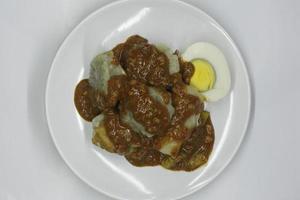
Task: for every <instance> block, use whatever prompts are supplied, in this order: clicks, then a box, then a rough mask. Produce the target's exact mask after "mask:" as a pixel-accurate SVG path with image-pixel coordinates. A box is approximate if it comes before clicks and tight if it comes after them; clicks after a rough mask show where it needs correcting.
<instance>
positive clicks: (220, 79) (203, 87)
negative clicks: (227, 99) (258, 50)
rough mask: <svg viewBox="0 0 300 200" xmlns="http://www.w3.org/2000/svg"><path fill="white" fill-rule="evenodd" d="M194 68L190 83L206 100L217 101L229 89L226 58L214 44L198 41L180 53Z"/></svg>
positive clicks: (228, 72)
mask: <svg viewBox="0 0 300 200" xmlns="http://www.w3.org/2000/svg"><path fill="white" fill-rule="evenodd" d="M182 58H183V59H184V60H185V61H190V62H191V63H192V64H193V65H194V68H195V71H194V74H193V76H192V77H191V81H190V85H191V86H193V87H195V88H197V89H198V91H199V92H200V93H201V94H202V95H203V96H204V97H205V98H206V100H207V101H218V100H220V99H221V98H223V97H224V96H225V95H226V94H227V93H228V92H229V90H230V85H231V78H230V71H229V67H228V64H227V61H226V58H225V56H224V54H223V53H222V51H221V50H220V49H218V48H217V47H216V46H215V45H213V44H210V43H207V42H198V43H195V44H193V45H191V46H190V47H188V48H187V49H186V51H185V52H184V53H183V54H182Z"/></svg>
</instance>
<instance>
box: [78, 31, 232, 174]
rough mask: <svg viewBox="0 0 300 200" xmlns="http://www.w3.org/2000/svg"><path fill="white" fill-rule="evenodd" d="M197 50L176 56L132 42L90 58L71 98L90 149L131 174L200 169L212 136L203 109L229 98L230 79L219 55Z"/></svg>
mask: <svg viewBox="0 0 300 200" xmlns="http://www.w3.org/2000/svg"><path fill="white" fill-rule="evenodd" d="M203 44H204V43H196V44H195V45H192V46H191V47H189V48H188V49H187V50H186V51H185V52H184V53H183V54H182V55H181V54H180V52H179V51H178V50H176V51H174V52H173V51H172V50H171V49H169V48H168V47H167V46H165V45H162V44H157V45H153V44H150V43H149V42H148V41H147V40H146V39H145V38H143V37H141V36H138V35H133V36H131V37H129V38H128V39H127V40H126V41H125V42H124V43H121V44H118V45H117V46H116V47H114V48H113V49H112V50H111V51H108V52H104V53H101V54H99V55H97V56H96V57H95V58H94V59H93V60H92V62H91V69H90V76H89V78H88V79H84V80H82V81H80V82H79V83H78V85H77V86H76V89H75V94H74V102H75V106H76V109H77V111H78V113H79V114H80V116H81V117H82V118H84V119H85V120H86V121H89V122H92V125H93V138H92V142H93V144H95V145H96V146H98V147H101V148H103V149H105V150H107V151H108V152H111V153H117V154H119V155H123V156H125V158H126V159H127V160H128V161H129V162H130V163H131V164H133V165H135V166H156V165H161V166H163V167H164V168H166V169H170V170H184V171H192V170H194V169H196V168H198V167H200V166H202V165H204V164H205V163H207V161H208V158H209V155H210V153H211V151H212V149H213V144H214V128H213V124H212V122H211V119H210V114H209V112H207V111H205V110H204V102H205V101H206V100H207V101H216V100H218V99H220V98H222V97H223V96H224V95H225V93H227V92H228V91H229V87H230V75H229V71H228V67H227V63H226V60H225V61H224V59H225V58H224V56H223V54H220V51H219V50H218V49H217V48H216V47H214V46H212V45H211V46H209V45H208V44H207V43H205V45H204V47H203ZM199 49H200V50H199ZM206 51H207V52H206ZM204 52H206V54H205V53H204ZM223 76H225V77H223ZM228 79H229V80H228ZM220 91H221V92H220Z"/></svg>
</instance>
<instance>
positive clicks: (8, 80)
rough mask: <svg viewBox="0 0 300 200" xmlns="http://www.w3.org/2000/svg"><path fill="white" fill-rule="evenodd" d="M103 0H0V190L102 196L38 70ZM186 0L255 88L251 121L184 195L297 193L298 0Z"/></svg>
mask: <svg viewBox="0 0 300 200" xmlns="http://www.w3.org/2000/svg"><path fill="white" fill-rule="evenodd" d="M108 2H110V1H109V0H51V1H48V0H27V1H22V0H0V200H2V199H3V200H23V199H26V200H27V199H30V200H41V199H46V200H52V199H55V200H56V199H58V200H65V199H72V200H81V199H88V200H94V199H95V200H96V199H97V200H99V199H110V198H108V197H106V196H104V195H102V194H100V193H98V192H96V191H95V190H93V189H92V188H90V187H89V186H87V185H86V184H85V183H83V182H82V181H81V180H80V179H79V178H77V177H76V176H75V175H74V174H73V173H72V172H71V171H70V170H69V168H68V167H67V166H66V164H65V163H64V161H63V160H62V158H61V157H60V156H59V154H58V152H57V150H56V149H55V147H54V144H53V142H52V140H51V137H50V135H49V132H48V128H47V122H46V118H45V110H44V93H45V86H46V78H47V74H48V71H49V69H50V65H51V62H52V60H53V58H54V56H55V53H56V51H57V49H58V47H59V45H60V44H61V43H62V41H63V39H64V38H65V37H66V36H67V34H68V33H69V32H70V31H71V30H72V29H73V28H74V26H75V25H76V24H78V23H79V22H80V21H81V20H82V19H83V18H84V17H85V16H87V15H88V14H89V13H91V12H92V11H94V10H96V9H97V8H99V7H101V6H102V5H105V4H107V3H108ZM186 2H188V3H190V4H193V5H196V6H198V7H200V8H201V9H202V10H204V11H205V12H207V13H208V14H209V15H211V16H212V17H214V18H215V19H216V20H217V21H218V22H219V23H220V24H221V25H222V26H223V27H224V28H225V29H226V30H227V32H228V33H229V34H230V35H231V37H232V38H233V40H234V41H235V42H236V44H237V45H238V47H239V48H240V50H241V52H242V54H243V56H244V59H245V61H246V64H247V67H248V70H249V72H250V76H251V81H252V87H253V93H254V97H253V102H254V106H253V109H254V110H253V115H252V121H251V124H250V128H249V130H248V132H247V134H246V137H245V139H244V141H243V143H242V145H241V148H240V149H239V151H238V153H237V155H236V156H235V158H234V159H233V161H232V162H231V163H230V165H229V166H228V167H227V168H226V169H225V170H224V172H223V173H222V174H221V175H220V176H218V177H217V178H216V179H215V180H214V181H213V182H212V183H210V184H209V185H208V186H206V187H205V188H203V189H202V190H200V191H198V192H196V193H195V194H193V195H191V196H189V197H187V198H186V199H188V200H198V199H211V200H215V199H223V200H225V199H230V200H232V199H233V200H235V199H246V200H247V199H249V200H252V199H272V200H278V199H284V200H289V199H290V200H294V199H300V172H299V169H300V155H299V153H300V148H299V147H300V142H299V140H300V131H299V130H300V128H299V126H300V115H299V113H300V105H299V104H300V89H299V88H300V63H299V60H297V58H298V59H299V58H300V49H299V47H300V1H299V0H276V1H275V0H248V1H246V0H244V1H242V0H201V1H200V0H186ZM195 28H197V27H195ZM162 187H163V186H162Z"/></svg>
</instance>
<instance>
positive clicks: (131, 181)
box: [46, 0, 251, 200]
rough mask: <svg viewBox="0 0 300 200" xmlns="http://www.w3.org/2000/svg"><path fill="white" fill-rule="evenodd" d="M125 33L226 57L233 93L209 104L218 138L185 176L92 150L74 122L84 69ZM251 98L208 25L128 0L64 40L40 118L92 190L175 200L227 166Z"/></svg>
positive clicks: (233, 59)
mask: <svg viewBox="0 0 300 200" xmlns="http://www.w3.org/2000/svg"><path fill="white" fill-rule="evenodd" d="M166 11H167V14H166ZM131 34H140V35H142V36H144V37H146V38H148V39H149V40H150V42H153V43H156V42H160V43H161V42H163V43H166V44H167V45H168V46H170V47H171V48H173V49H179V50H184V49H185V48H186V47H187V46H188V45H190V44H192V43H194V42H197V41H207V42H211V43H213V44H215V45H217V46H218V47H219V48H220V49H221V50H222V51H223V52H224V54H225V56H226V58H227V59H228V63H229V65H230V70H231V73H232V90H231V92H230V94H229V95H228V96H227V97H226V98H224V99H223V100H222V101H219V102H217V103H211V104H208V108H207V109H208V110H209V111H210V112H211V115H212V120H213V123H214V126H215V132H216V140H215V146H214V150H213V152H212V154H211V157H210V160H209V162H208V164H207V166H205V167H202V168H200V169H198V170H195V171H193V172H190V173H186V172H172V171H168V170H165V169H163V168H161V167H144V168H137V167H133V166H132V165H130V164H129V163H128V162H127V161H126V160H125V159H124V158H123V157H121V156H118V155H116V154H111V153H108V152H106V151H104V150H102V149H98V148H97V147H95V146H94V145H92V143H91V132H92V131H91V124H89V123H86V122H85V121H84V120H82V119H81V118H80V116H79V115H78V114H77V112H76V110H75V107H74V104H73V93H74V88H75V86H76V84H77V83H78V82H79V80H81V79H82V78H84V77H87V75H88V71H89V63H90V61H91V59H92V58H93V57H94V56H95V55H96V54H98V53H99V52H103V51H107V50H109V49H111V48H112V47H113V46H114V45H116V44H117V43H119V42H122V41H124V40H125V39H126V38H127V37H128V36H129V35H131ZM250 100H251V98H250V85H249V80H248V75H247V71H246V67H245V64H244V62H243V60H242V58H241V55H240V53H239V51H238V50H237V48H236V46H235V45H234V44H233V42H232V40H231V39H230V38H229V36H228V35H227V34H226V33H225V31H224V30H223V29H222V27H220V26H219V25H218V24H217V23H216V22H215V21H214V20H213V19H211V18H210V17H209V16H207V15H206V14H205V13H204V12H202V11H201V10H199V9H196V8H194V7H192V6H190V5H188V4H185V3H182V2H179V1H175V0H167V1H163V2H162V1H157V0H154V1H153V0H151V1H150V0H144V1H140V0H128V1H120V2H117V3H113V4H110V5H108V6H105V7H103V8H101V9H99V10H98V11H96V12H94V13H93V14H91V15H90V16H89V17H87V18H86V19H85V20H84V21H83V22H81V23H80V24H79V25H78V26H77V27H76V28H75V29H74V31H72V33H71V34H70V35H69V36H68V37H67V39H66V40H65V41H64V43H63V44H62V46H61V47H60V49H59V50H58V53H57V55H56V57H55V59H54V62H53V65H52V68H51V71H50V74H49V77H48V83H47V89H46V113H47V119H48V125H49V129H50V132H51V134H52V137H53V140H54V142H55V145H56V147H57V149H58V150H59V152H60V154H61V156H62V157H63V159H64V160H65V161H66V163H67V164H68V165H69V167H70V168H71V169H72V170H73V171H74V172H75V173H76V174H77V175H78V176H79V177H80V178H81V179H83V180H84V181H85V182H86V183H88V184H89V185H90V186H92V187H93V188H95V189H97V190H98V191H101V192H103V193H105V194H107V195H109V196H112V197H115V198H118V199H131V200H133V199H175V198H180V197H183V196H186V195H187V194H190V193H192V192H194V191H196V190H197V189H199V188H201V187H203V186H204V185H206V184H207V183H209V182H210V181H211V180H212V179H213V178H214V177H216V175H217V174H219V173H220V172H221V170H222V169H223V168H224V167H225V166H226V165H227V164H228V162H229V161H230V160H231V158H232V156H233V155H234V154H235V152H236V150H237V148H238V147H239V145H240V142H241V140H242V138H243V136H244V133H245V131H246V128H247V124H248V120H249V115H250Z"/></svg>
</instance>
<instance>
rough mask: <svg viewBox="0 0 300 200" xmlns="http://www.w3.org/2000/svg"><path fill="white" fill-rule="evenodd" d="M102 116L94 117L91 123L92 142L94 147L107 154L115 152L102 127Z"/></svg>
mask: <svg viewBox="0 0 300 200" xmlns="http://www.w3.org/2000/svg"><path fill="white" fill-rule="evenodd" d="M103 120H104V115H103V114H100V115H98V116H97V117H95V118H94V119H93V121H92V123H93V129H94V131H93V138H92V142H93V144H95V145H96V146H99V147H101V148H103V149H105V150H107V151H109V152H112V153H114V152H116V149H115V146H114V144H113V142H112V141H111V140H110V139H109V137H108V135H107V133H106V129H105V127H104V122H103Z"/></svg>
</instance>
